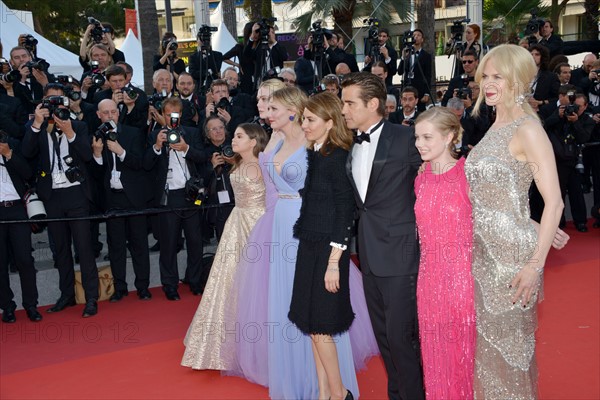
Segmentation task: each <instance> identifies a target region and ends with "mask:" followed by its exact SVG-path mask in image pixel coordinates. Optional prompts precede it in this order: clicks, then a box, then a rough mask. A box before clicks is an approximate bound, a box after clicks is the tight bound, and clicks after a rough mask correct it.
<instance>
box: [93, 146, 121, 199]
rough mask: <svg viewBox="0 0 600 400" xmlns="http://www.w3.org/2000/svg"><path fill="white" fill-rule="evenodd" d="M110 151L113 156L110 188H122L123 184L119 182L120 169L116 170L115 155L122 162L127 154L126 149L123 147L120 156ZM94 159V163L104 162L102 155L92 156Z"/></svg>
mask: <svg viewBox="0 0 600 400" xmlns="http://www.w3.org/2000/svg"><path fill="white" fill-rule="evenodd" d="M110 153H111V155H112V158H113V167H112V171H111V173H110V188H111V189H117V190H119V189H123V184H122V183H121V171H117V157H119V160H121V162H123V160H125V155H126V154H127V151H126V150H125V149H123V153H121V155H120V156H117V155H116V154H115V153H113V152H112V151H111V152H110ZM94 161H96V164H98V165H102V164H104V161H103V160H102V157H96V156H94Z"/></svg>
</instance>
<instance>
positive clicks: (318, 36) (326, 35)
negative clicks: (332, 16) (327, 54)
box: [311, 20, 331, 50]
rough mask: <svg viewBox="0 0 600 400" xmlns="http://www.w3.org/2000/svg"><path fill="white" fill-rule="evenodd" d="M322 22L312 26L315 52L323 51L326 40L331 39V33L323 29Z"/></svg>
mask: <svg viewBox="0 0 600 400" xmlns="http://www.w3.org/2000/svg"><path fill="white" fill-rule="evenodd" d="M321 24H322V21H321V20H319V21H315V22H313V24H312V30H311V34H312V44H313V48H314V49H315V50H323V45H324V43H325V40H327V39H330V38H331V32H330V31H328V30H327V29H323V28H322V27H321Z"/></svg>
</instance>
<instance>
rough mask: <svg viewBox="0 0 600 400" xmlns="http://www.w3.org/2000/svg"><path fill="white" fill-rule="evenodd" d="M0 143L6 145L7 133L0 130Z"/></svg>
mask: <svg viewBox="0 0 600 400" xmlns="http://www.w3.org/2000/svg"><path fill="white" fill-rule="evenodd" d="M0 143H8V133H6V132H4V131H3V130H2V129H0Z"/></svg>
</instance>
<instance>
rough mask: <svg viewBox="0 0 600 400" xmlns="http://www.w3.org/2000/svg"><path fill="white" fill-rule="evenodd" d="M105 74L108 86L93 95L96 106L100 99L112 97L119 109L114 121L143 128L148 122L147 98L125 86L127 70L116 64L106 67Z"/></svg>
mask: <svg viewBox="0 0 600 400" xmlns="http://www.w3.org/2000/svg"><path fill="white" fill-rule="evenodd" d="M105 76H106V81H107V82H108V85H109V86H110V87H109V88H108V89H106V90H102V91H100V92H98V93H96V94H95V95H94V101H95V103H96V107H97V106H98V104H100V102H101V101H102V100H105V99H112V100H113V101H114V102H115V103H116V104H117V108H118V109H119V120H118V121H115V122H119V123H121V124H123V125H129V126H133V127H136V128H138V129H140V130H145V129H146V126H147V125H146V124H147V122H148V121H147V118H148V99H147V98H146V97H145V96H143V97H142V96H140V95H139V93H138V92H137V91H136V90H135V89H132V88H128V87H127V72H126V71H125V70H124V69H123V68H121V67H119V66H118V65H112V66H110V67H108V68H107V69H106V73H105ZM100 119H101V118H100Z"/></svg>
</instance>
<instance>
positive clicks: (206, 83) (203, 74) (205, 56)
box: [197, 46, 219, 94]
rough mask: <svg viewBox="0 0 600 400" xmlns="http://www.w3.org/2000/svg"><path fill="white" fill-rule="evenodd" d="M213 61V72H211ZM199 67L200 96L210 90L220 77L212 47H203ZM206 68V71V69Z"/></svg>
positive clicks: (200, 52) (199, 53)
mask: <svg viewBox="0 0 600 400" xmlns="http://www.w3.org/2000/svg"><path fill="white" fill-rule="evenodd" d="M211 61H212V68H213V69H212V70H211V65H210V64H211ZM198 64H199V65H198V67H199V74H198V77H199V80H198V88H197V91H198V94H204V93H206V91H207V90H208V89H209V88H210V85H211V84H212V81H213V80H214V79H215V78H216V77H217V76H218V75H216V74H218V72H219V71H218V70H217V62H216V61H215V57H214V55H213V53H212V52H211V50H210V46H201V47H200V49H199V52H198ZM204 68H206V70H205V69H204Z"/></svg>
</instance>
